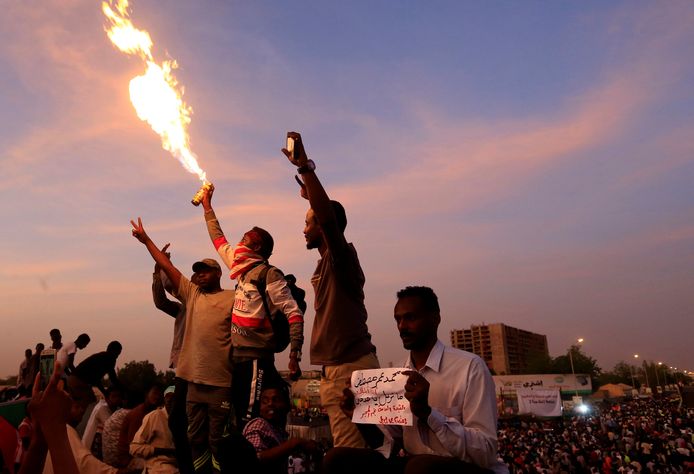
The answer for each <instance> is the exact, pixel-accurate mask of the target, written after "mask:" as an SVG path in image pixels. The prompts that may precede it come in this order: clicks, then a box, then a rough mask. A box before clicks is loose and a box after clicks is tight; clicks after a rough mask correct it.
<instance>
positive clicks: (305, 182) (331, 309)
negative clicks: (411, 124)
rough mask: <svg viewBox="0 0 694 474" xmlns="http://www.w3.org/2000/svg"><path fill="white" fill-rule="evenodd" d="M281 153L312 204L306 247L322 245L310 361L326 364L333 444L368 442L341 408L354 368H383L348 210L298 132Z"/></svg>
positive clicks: (325, 397) (324, 396)
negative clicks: (333, 196)
mask: <svg viewBox="0 0 694 474" xmlns="http://www.w3.org/2000/svg"><path fill="white" fill-rule="evenodd" d="M287 142H288V145H290V144H291V145H293V146H291V147H290V148H292V150H291V151H289V150H288V149H287V148H285V149H283V150H282V152H283V153H284V154H285V155H286V156H287V158H288V159H289V161H290V162H291V163H292V164H293V165H295V166H296V167H297V172H298V173H299V175H301V179H299V178H297V181H298V182H299V184H300V185H301V195H302V197H304V198H305V199H308V201H309V203H310V205H311V208H310V209H309V210H308V212H307V213H306V226H305V227H304V237H305V238H306V248H308V249H318V252H319V253H320V260H318V265H317V266H316V270H315V272H314V273H313V276H312V277H311V284H312V285H313V289H314V291H315V299H314V305H315V311H316V316H315V320H314V323H313V329H312V331H311V363H312V364H315V365H321V366H323V370H322V377H321V385H320V398H321V404H322V405H323V407H324V408H325V409H326V411H327V412H328V416H329V418H330V431H331V432H332V435H333V442H334V446H340V447H354V448H361V447H365V446H366V443H365V442H364V439H363V438H362V436H361V434H360V433H359V430H358V429H357V427H356V426H355V425H354V423H352V421H351V420H350V419H348V418H347V417H346V416H345V415H344V413H342V410H341V409H340V400H341V398H342V390H343V389H344V387H345V385H346V383H347V381H348V380H349V379H350V377H351V375H352V371H354V370H363V369H375V368H378V367H379V363H378V359H377V358H376V347H375V346H374V345H373V344H372V343H371V334H369V329H368V327H367V326H366V319H367V312H366V307H365V306H364V282H365V278H364V273H363V271H362V269H361V265H360V264H359V257H358V256H357V251H356V249H355V248H354V245H352V244H351V243H348V242H347V239H346V238H345V233H344V232H345V228H346V227H347V216H346V214H345V209H344V207H342V204H340V203H339V202H337V201H331V200H330V198H329V197H328V194H327V193H326V192H325V189H323V185H322V184H321V182H320V181H319V180H318V177H317V176H316V173H315V170H316V165H315V164H314V162H313V160H309V159H308V156H307V155H306V151H305V150H304V146H303V143H302V141H301V135H299V134H298V133H296V132H289V133H287Z"/></svg>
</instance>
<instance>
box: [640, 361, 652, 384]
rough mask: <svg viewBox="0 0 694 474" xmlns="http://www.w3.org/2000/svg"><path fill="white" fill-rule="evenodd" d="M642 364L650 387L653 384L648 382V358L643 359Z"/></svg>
mask: <svg viewBox="0 0 694 474" xmlns="http://www.w3.org/2000/svg"><path fill="white" fill-rule="evenodd" d="M641 365H642V366H643V374H644V375H645V376H646V387H650V386H651V384H650V383H649V382H648V364H646V359H643V363H641Z"/></svg>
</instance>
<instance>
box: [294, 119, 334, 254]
mask: <svg viewBox="0 0 694 474" xmlns="http://www.w3.org/2000/svg"><path fill="white" fill-rule="evenodd" d="M287 138H292V139H294V150H293V152H290V151H289V150H287V149H286V148H283V149H282V153H284V154H285V156H286V157H287V158H288V159H289V161H290V162H291V163H292V164H293V165H295V166H296V167H297V168H298V169H297V172H298V173H299V175H300V176H301V179H299V177H297V178H296V180H297V182H298V183H299V185H300V186H301V196H302V197H304V198H305V199H308V202H309V203H310V204H311V209H313V212H314V213H315V216H316V219H318V224H320V226H321V229H322V231H323V235H324V236H325V239H326V244H327V246H328V248H329V249H330V251H331V253H332V254H333V255H334V254H335V253H336V251H340V250H342V249H344V248H346V246H347V241H346V240H345V235H344V232H343V231H342V230H341V229H340V227H339V225H338V223H337V219H336V218H335V211H334V210H333V206H332V204H331V203H330V197H329V196H328V193H327V192H326V191H325V188H323V185H322V184H321V182H320V180H319V179H318V176H316V172H315V168H316V166H315V164H314V163H313V161H312V160H309V159H308V156H307V155H306V150H305V149H304V144H303V142H302V140H301V135H300V134H299V133H297V132H287Z"/></svg>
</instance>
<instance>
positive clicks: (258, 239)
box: [239, 227, 275, 260]
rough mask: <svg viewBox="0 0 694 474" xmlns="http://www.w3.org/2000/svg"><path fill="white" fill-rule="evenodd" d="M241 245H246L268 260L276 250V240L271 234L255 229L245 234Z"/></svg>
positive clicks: (258, 228)
mask: <svg viewBox="0 0 694 474" xmlns="http://www.w3.org/2000/svg"><path fill="white" fill-rule="evenodd" d="M239 245H245V246H246V247H248V248H249V249H251V250H253V251H254V252H255V253H257V254H258V255H260V256H261V257H263V258H264V259H265V260H267V259H269V258H270V255H272V250H273V249H274V248H275V240H274V239H273V238H272V235H270V232H268V231H266V230H265V229H262V228H260V227H253V228H252V229H251V230H249V231H248V232H246V233H245V234H243V237H242V238H241V241H240V242H239Z"/></svg>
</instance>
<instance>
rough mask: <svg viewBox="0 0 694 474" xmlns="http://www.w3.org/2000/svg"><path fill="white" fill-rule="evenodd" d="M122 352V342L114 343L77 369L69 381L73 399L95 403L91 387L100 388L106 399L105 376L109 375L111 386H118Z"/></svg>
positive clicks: (87, 359)
mask: <svg viewBox="0 0 694 474" xmlns="http://www.w3.org/2000/svg"><path fill="white" fill-rule="evenodd" d="M122 350H123V346H121V343H120V342H118V341H112V342H110V343H109V344H108V346H107V347H106V350H105V351H103V352H97V353H96V354H92V355H90V356H89V357H87V358H86V359H84V360H83V361H82V362H81V363H80V364H79V365H78V366H77V367H75V370H74V371H73V372H72V374H71V375H70V377H69V379H68V385H69V386H70V389H71V390H72V396H73V398H77V400H78V401H82V400H86V401H89V402H94V401H95V399H96V397H94V393H93V392H92V389H91V387H96V388H98V389H99V391H100V392H101V393H103V394H104V397H106V389H105V388H104V385H103V378H104V376H105V375H108V380H109V385H111V386H118V385H119V381H118V376H117V375H116V360H117V359H118V356H119V355H120V353H121V351H122Z"/></svg>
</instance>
